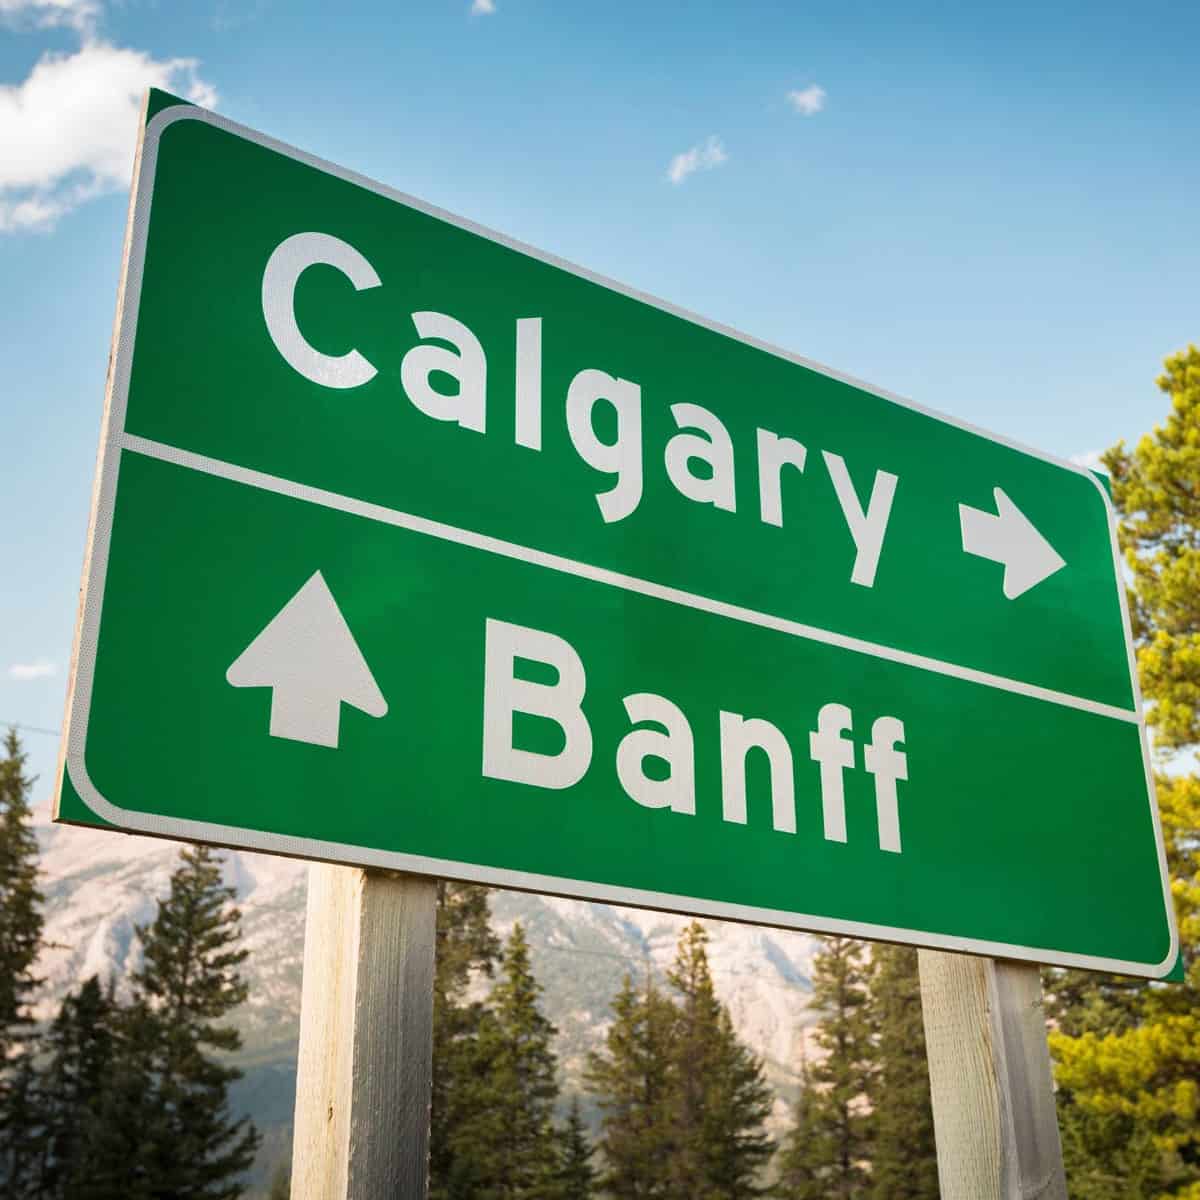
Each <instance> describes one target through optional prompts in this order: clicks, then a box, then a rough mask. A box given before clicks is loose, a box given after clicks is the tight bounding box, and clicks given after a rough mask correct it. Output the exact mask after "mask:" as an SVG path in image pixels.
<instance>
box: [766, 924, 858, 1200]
mask: <svg viewBox="0 0 1200 1200" xmlns="http://www.w3.org/2000/svg"><path fill="white" fill-rule="evenodd" d="M870 976H871V967H870V960H869V959H868V958H867V956H866V953H865V948H864V946H863V945H862V943H860V942H856V941H853V940H852V939H850V938H841V937H828V938H824V939H823V947H822V949H821V950H820V952H819V953H818V954H817V955H816V957H815V958H814V959H813V999H812V1002H813V1007H814V1008H815V1009H816V1010H817V1011H818V1012H820V1013H821V1020H820V1022H819V1023H818V1025H817V1030H816V1034H815V1037H814V1040H815V1041H816V1044H817V1046H818V1047H819V1048H820V1049H821V1050H822V1051H823V1052H824V1053H823V1057H822V1058H821V1059H820V1060H819V1061H818V1062H816V1063H815V1064H814V1065H813V1066H812V1068H811V1069H810V1075H811V1087H810V1088H807V1089H806V1092H808V1093H810V1096H809V1099H808V1100H807V1101H805V1103H806V1105H807V1109H806V1112H805V1114H804V1116H805V1119H806V1121H807V1134H806V1135H805V1136H804V1137H803V1138H802V1139H801V1138H800V1137H799V1135H798V1134H797V1133H793V1135H792V1136H791V1137H790V1138H789V1140H788V1147H787V1151H786V1154H785V1160H786V1162H787V1164H788V1167H789V1169H790V1171H791V1172H792V1174H794V1175H795V1176H796V1177H798V1178H801V1179H803V1178H805V1177H807V1176H813V1177H815V1178H816V1179H818V1180H819V1181H820V1186H821V1189H822V1190H821V1192H820V1194H821V1195H822V1196H825V1197H830V1198H833V1197H837V1198H838V1200H864V1198H865V1197H866V1196H868V1195H869V1193H870V1187H871V1178H870V1172H869V1167H868V1164H869V1162H870V1158H871V1150H872V1135H873V1120H872V1115H871V1112H870V1107H869V1100H868V1097H869V1095H870V1093H871V1090H872V1083H873V1074H874V1063H875V1031H874V1029H873V1025H872V1014H871V1008H870V1005H869V1003H868V991H867V989H868V985H869V982H870ZM777 1194H780V1195H785V1196H788V1200H799V1197H800V1196H803V1195H805V1193H804V1192H802V1191H801V1192H798V1193H797V1194H796V1197H795V1198H793V1197H792V1196H790V1194H788V1193H786V1192H779V1193H777Z"/></svg>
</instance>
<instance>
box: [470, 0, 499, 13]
mask: <svg viewBox="0 0 1200 1200" xmlns="http://www.w3.org/2000/svg"><path fill="white" fill-rule="evenodd" d="M471 11H472V12H473V13H474V14H475V15H476V16H477V17H490V16H491V15H492V13H494V12H495V11H496V0H471Z"/></svg>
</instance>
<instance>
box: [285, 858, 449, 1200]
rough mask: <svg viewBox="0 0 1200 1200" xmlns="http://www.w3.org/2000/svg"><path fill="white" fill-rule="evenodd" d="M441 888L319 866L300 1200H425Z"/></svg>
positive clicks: (311, 913) (298, 1149) (297, 1163)
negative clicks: (438, 909)
mask: <svg viewBox="0 0 1200 1200" xmlns="http://www.w3.org/2000/svg"><path fill="white" fill-rule="evenodd" d="M436 910H437V882H436V880H433V879H427V878H424V877H422V876H417V875H403V874H399V873H395V872H389V871H375V870H360V869H358V868H355V867H337V866H330V865H327V864H324V863H314V864H313V865H312V866H311V867H310V868H309V878H308V916H307V925H306V928H305V935H304V987H303V994H302V996H301V1002H300V1058H299V1068H298V1071H297V1079H296V1126H295V1143H294V1149H293V1152H292V1195H293V1196H296V1197H300V1198H302V1200H368V1197H369V1198H370V1200H380V1198H382V1197H387V1198H388V1200H425V1195H426V1184H427V1175H428V1157H429V1097H430V1081H431V1069H432V1041H433V956H434V938H435V928H434V926H435V921H436Z"/></svg>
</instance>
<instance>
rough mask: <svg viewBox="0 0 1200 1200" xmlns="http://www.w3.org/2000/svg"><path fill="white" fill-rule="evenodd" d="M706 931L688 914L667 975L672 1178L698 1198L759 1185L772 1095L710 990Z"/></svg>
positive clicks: (738, 1198) (731, 1199) (682, 1191)
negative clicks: (671, 1022) (671, 1014)
mask: <svg viewBox="0 0 1200 1200" xmlns="http://www.w3.org/2000/svg"><path fill="white" fill-rule="evenodd" d="M707 944H708V934H707V933H706V932H705V929H704V927H703V926H702V925H701V924H700V923H699V922H698V921H693V922H692V923H691V924H690V925H688V926H687V927H686V928H685V929H684V930H683V932H682V934H681V935H680V938H679V947H678V950H677V953H676V958H675V962H674V965H673V966H672V968H671V970H670V972H669V973H668V976H667V978H668V980H669V982H670V984H671V986H672V988H674V990H675V992H676V994H677V997H678V1000H677V1004H678V1008H679V1015H678V1019H677V1022H676V1031H675V1037H674V1040H673V1045H672V1053H673V1057H674V1060H675V1069H674V1071H673V1072H672V1078H671V1083H672V1088H671V1093H670V1104H669V1112H670V1118H671V1122H672V1125H673V1131H672V1139H671V1140H672V1154H671V1172H670V1175H671V1186H672V1189H673V1191H674V1193H675V1194H676V1195H680V1196H689V1197H696V1200H705V1198H711V1200H742V1198H743V1197H749V1196H756V1195H759V1194H760V1192H761V1190H762V1189H761V1188H759V1187H758V1186H757V1182H756V1181H757V1177H758V1173H759V1171H760V1169H761V1168H762V1166H763V1164H764V1163H765V1162H766V1160H767V1159H768V1158H769V1157H770V1154H771V1142H770V1139H769V1138H768V1137H767V1135H766V1132H765V1131H764V1128H763V1123H764V1122H765V1120H766V1118H767V1116H768V1115H769V1114H770V1111H771V1096H770V1092H769V1091H768V1089H767V1086H766V1084H765V1082H764V1081H763V1077H762V1064H761V1062H759V1060H758V1059H756V1058H755V1057H754V1056H753V1055H752V1054H751V1053H750V1052H749V1050H747V1049H746V1047H744V1046H743V1045H742V1044H741V1043H740V1042H739V1041H738V1039H737V1035H736V1034H735V1032H734V1029H733V1023H732V1021H731V1019H730V1017H729V1012H728V1010H727V1009H726V1008H725V1007H724V1005H722V1004H721V1003H720V1001H719V1000H718V999H717V997H716V993H715V992H714V990H713V982H712V974H711V972H710V970H709V966H708V951H707Z"/></svg>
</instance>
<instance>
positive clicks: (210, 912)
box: [125, 846, 259, 1200]
mask: <svg viewBox="0 0 1200 1200" xmlns="http://www.w3.org/2000/svg"><path fill="white" fill-rule="evenodd" d="M180 858H181V863H180V866H179V867H178V869H177V870H176V871H175V873H174V874H173V875H172V876H171V885H170V892H169V894H168V895H167V896H166V897H165V898H164V899H162V900H160V901H159V905H158V915H157V916H156V917H155V919H154V922H153V924H151V925H149V926H141V927H139V928H138V936H139V938H140V939H141V942H142V950H143V957H144V962H143V966H142V969H141V970H140V971H138V972H137V973H136V974H135V975H134V976H133V988H134V999H135V1003H134V1005H133V1007H132V1008H131V1010H130V1014H129V1016H128V1018H127V1030H126V1044H125V1045H126V1048H129V1049H130V1050H131V1052H132V1051H133V1050H134V1049H140V1048H141V1047H142V1046H145V1045H148V1046H150V1047H151V1048H152V1067H153V1073H152V1079H151V1085H150V1088H149V1090H148V1092H147V1095H146V1102H147V1104H148V1105H149V1106H150V1109H151V1113H152V1114H158V1115H159V1120H157V1121H149V1122H148V1128H150V1129H152V1130H154V1132H155V1134H156V1136H155V1137H154V1139H153V1141H152V1142H151V1144H150V1145H149V1146H148V1147H147V1148H146V1150H147V1153H146V1156H145V1166H146V1170H147V1173H148V1177H149V1179H150V1180H151V1181H152V1187H153V1189H154V1194H162V1195H167V1196H170V1197H171V1198H172V1200H232V1198H234V1197H237V1196H239V1195H241V1192H242V1186H241V1184H240V1183H239V1182H238V1176H239V1175H241V1173H242V1172H243V1171H245V1170H246V1168H248V1167H249V1166H250V1164H251V1163H252V1162H253V1161H254V1155H255V1152H256V1150H257V1149H258V1144H259V1137H258V1133H257V1131H256V1130H255V1128H254V1126H253V1125H251V1124H250V1123H249V1121H248V1120H246V1119H245V1118H243V1119H240V1120H234V1119H233V1118H232V1117H231V1116H230V1113H229V1106H228V1089H229V1085H230V1084H231V1083H232V1082H233V1081H234V1080H236V1079H239V1078H240V1077H241V1072H240V1071H238V1070H237V1069H236V1068H234V1067H231V1066H229V1065H227V1062H225V1061H222V1059H223V1056H226V1055H228V1054H229V1053H231V1052H232V1051H235V1050H237V1049H238V1048H239V1046H240V1045H241V1037H240V1035H239V1034H238V1032H237V1030H236V1029H235V1028H234V1027H233V1026H231V1025H223V1024H219V1023H218V1022H220V1021H221V1018H223V1017H225V1016H226V1015H227V1014H228V1013H229V1012H230V1011H231V1010H232V1009H234V1008H236V1007H237V1006H238V1005H239V1004H241V1003H242V1002H243V1001H244V1000H245V998H246V994H247V989H246V984H245V982H244V981H243V979H242V977H241V974H240V973H239V970H238V968H239V967H240V966H241V964H242V962H244V961H245V958H246V955H247V951H246V950H245V949H243V948H240V946H239V944H238V943H239V942H240V939H241V928H240V922H241V915H240V913H239V912H238V910H237V909H236V908H235V907H233V905H232V901H233V899H234V893H233V889H232V888H228V887H225V886H224V885H223V884H222V882H221V868H220V864H219V863H218V861H217V860H216V859H215V858H214V857H213V855H212V853H211V851H210V850H208V848H207V847H204V846H195V847H188V848H185V849H184V850H183V851H182V852H181V854H180ZM218 1056H221V1057H218Z"/></svg>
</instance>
